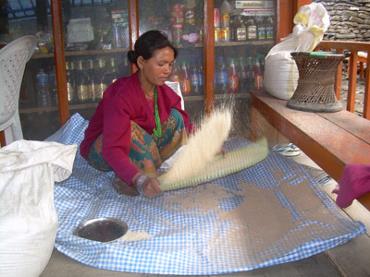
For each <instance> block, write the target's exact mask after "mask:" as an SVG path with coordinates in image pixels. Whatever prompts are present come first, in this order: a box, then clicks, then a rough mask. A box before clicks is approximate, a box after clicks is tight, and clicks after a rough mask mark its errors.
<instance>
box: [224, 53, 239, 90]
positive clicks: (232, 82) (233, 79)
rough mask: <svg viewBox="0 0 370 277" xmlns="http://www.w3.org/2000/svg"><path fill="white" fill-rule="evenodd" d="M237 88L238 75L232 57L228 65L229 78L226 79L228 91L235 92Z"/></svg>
mask: <svg viewBox="0 0 370 277" xmlns="http://www.w3.org/2000/svg"><path fill="white" fill-rule="evenodd" d="M238 90H239V76H238V73H237V70H236V64H235V61H234V59H231V60H230V65H229V80H228V90H227V91H228V93H237V92H238Z"/></svg>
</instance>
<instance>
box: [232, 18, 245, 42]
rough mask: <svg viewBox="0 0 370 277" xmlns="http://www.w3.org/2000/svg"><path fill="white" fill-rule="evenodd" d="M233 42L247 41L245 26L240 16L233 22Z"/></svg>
mask: <svg viewBox="0 0 370 277" xmlns="http://www.w3.org/2000/svg"><path fill="white" fill-rule="evenodd" d="M233 37H234V40H235V41H246V40H247V26H246V25H245V22H244V20H243V17H242V16H241V15H239V16H237V17H236V20H235V22H234V36H233Z"/></svg>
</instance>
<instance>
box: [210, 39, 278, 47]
mask: <svg viewBox="0 0 370 277" xmlns="http://www.w3.org/2000/svg"><path fill="white" fill-rule="evenodd" d="M274 43H275V41H274V40H253V41H225V42H224V41H220V42H216V43H215V46H216V47H225V46H246V45H253V46H265V45H272V44H274Z"/></svg>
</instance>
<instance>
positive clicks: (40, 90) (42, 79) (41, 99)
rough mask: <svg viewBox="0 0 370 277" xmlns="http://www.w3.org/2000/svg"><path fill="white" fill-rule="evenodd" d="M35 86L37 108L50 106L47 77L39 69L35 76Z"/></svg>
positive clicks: (42, 70)
mask: <svg viewBox="0 0 370 277" xmlns="http://www.w3.org/2000/svg"><path fill="white" fill-rule="evenodd" d="M36 82H37V84H36V86H37V103H38V105H39V106H42V107H47V106H50V102H51V100H50V91H49V76H48V74H46V73H45V71H44V69H43V68H41V69H40V70H39V72H38V73H37V74H36Z"/></svg>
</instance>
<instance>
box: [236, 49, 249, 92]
mask: <svg viewBox="0 0 370 277" xmlns="http://www.w3.org/2000/svg"><path fill="white" fill-rule="evenodd" d="M238 72H239V87H240V91H241V92H247V91H246V90H247V89H248V70H247V64H246V62H245V58H244V57H243V56H240V57H239V70H238Z"/></svg>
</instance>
